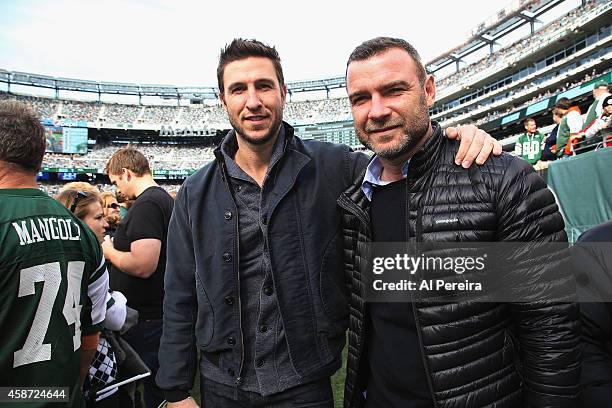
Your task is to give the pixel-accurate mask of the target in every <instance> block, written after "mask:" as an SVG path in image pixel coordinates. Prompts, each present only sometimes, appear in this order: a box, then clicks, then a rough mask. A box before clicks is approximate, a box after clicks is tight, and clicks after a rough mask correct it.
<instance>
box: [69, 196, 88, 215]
mask: <svg viewBox="0 0 612 408" xmlns="http://www.w3.org/2000/svg"><path fill="white" fill-rule="evenodd" d="M88 195H89V194H87V193H84V192H82V191H77V193H76V194H75V196H74V200H72V205H71V206H70V212H71V213H74V210H76V208H77V205H79V200H80V199H81V198H85V197H87V196H88Z"/></svg>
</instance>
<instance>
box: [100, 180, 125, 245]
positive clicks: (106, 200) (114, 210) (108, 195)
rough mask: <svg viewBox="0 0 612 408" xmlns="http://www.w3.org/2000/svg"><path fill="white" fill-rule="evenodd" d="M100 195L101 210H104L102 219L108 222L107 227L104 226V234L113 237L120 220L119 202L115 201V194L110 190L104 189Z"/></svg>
mask: <svg viewBox="0 0 612 408" xmlns="http://www.w3.org/2000/svg"><path fill="white" fill-rule="evenodd" d="M100 197H102V210H103V211H104V219H105V220H106V222H107V223H108V227H107V228H106V235H110V236H111V237H113V236H114V235H115V230H116V229H117V226H118V225H119V221H121V211H120V210H119V209H120V206H119V202H118V201H117V196H116V195H115V194H114V193H112V192H110V191H104V192H103V193H102V194H101V195H100Z"/></svg>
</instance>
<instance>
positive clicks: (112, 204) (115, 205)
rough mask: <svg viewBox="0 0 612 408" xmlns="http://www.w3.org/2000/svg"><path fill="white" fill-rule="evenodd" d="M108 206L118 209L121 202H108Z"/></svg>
mask: <svg viewBox="0 0 612 408" xmlns="http://www.w3.org/2000/svg"><path fill="white" fill-rule="evenodd" d="M106 208H112V209H113V210H116V209H117V208H119V204H117V203H111V204H108V205H107V206H106Z"/></svg>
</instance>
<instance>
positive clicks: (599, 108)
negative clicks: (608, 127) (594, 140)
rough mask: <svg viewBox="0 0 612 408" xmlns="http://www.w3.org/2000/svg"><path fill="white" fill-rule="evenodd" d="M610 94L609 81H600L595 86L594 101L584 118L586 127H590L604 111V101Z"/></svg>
mask: <svg viewBox="0 0 612 408" xmlns="http://www.w3.org/2000/svg"><path fill="white" fill-rule="evenodd" d="M609 95H610V92H608V83H607V82H606V81H599V82H597V83H596V84H595V85H594V86H593V103H591V105H590V106H589V109H588V110H587V113H586V118H585V119H584V125H585V126H584V129H583V130H585V129H586V128H587V127H589V126H590V125H591V124H592V123H593V122H594V121H595V119H598V118H600V117H601V115H602V113H603V101H604V99H605V98H606V97H607V96H609Z"/></svg>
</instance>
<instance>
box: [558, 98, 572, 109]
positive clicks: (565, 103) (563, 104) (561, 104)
mask: <svg viewBox="0 0 612 408" xmlns="http://www.w3.org/2000/svg"><path fill="white" fill-rule="evenodd" d="M570 106H572V102H571V101H570V100H569V98H561V99H559V100H558V101H557V103H555V107H557V108H559V109H563V110H568V109H569V108H570Z"/></svg>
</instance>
